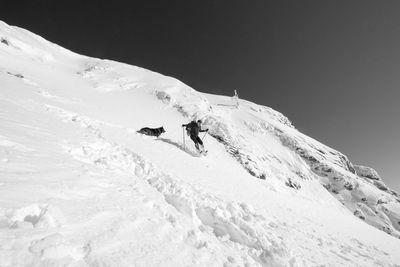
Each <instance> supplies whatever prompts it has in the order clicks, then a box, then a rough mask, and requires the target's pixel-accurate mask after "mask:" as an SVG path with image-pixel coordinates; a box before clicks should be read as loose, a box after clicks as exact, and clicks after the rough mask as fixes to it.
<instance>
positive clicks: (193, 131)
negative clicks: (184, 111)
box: [182, 120, 208, 152]
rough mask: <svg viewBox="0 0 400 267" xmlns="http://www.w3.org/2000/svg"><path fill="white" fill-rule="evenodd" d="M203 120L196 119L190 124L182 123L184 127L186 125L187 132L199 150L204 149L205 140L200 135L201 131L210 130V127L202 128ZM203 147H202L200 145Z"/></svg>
mask: <svg viewBox="0 0 400 267" xmlns="http://www.w3.org/2000/svg"><path fill="white" fill-rule="evenodd" d="M201 123H202V121H201V120H198V121H197V122H196V121H191V122H190V123H188V124H182V127H186V132H187V134H188V135H189V136H190V139H192V141H193V142H194V145H195V147H196V149H197V150H198V151H200V152H201V151H204V145H203V141H201V138H200V137H199V133H200V132H208V129H205V130H202V129H201ZM199 145H200V147H201V149H200V147H199Z"/></svg>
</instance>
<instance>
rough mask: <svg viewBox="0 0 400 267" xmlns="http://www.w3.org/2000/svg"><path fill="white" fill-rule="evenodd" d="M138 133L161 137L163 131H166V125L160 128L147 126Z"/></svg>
mask: <svg viewBox="0 0 400 267" xmlns="http://www.w3.org/2000/svg"><path fill="white" fill-rule="evenodd" d="M137 132H138V133H141V134H145V135H150V136H157V137H159V136H160V135H161V134H162V133H165V130H164V127H163V126H161V127H159V128H149V127H145V128H142V129H140V130H139V131H137Z"/></svg>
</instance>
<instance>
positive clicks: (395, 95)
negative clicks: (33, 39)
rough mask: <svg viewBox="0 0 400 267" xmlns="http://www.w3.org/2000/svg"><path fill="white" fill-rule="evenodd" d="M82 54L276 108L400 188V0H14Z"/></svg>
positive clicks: (15, 11)
mask: <svg viewBox="0 0 400 267" xmlns="http://www.w3.org/2000/svg"><path fill="white" fill-rule="evenodd" d="M0 19H1V20H3V21H5V22H6V23H8V24H10V25H16V26H19V27H22V28H26V29H28V30H30V31H32V32H35V33H36V34H39V35H41V36H43V37H44V38H46V39H48V40H50V41H52V42H55V43H57V44H59V45H61V46H64V47H66V48H68V49H70V50H73V51H75V52H78V53H81V54H85V55H88V56H93V57H99V58H107V59H113V60H117V61H122V62H126V63H129V64H132V65H137V66H140V67H144V68H147V69H151V70H153V71H157V72H160V73H162V74H165V75H169V76H173V77H176V78H178V79H180V80H181V81H183V82H185V83H186V84H188V85H190V86H192V87H193V88H195V89H196V90H198V91H202V92H208V93H213V94H223V95H232V94H233V90H234V89H237V90H238V92H239V95H240V97H241V98H244V99H247V100H250V101H253V102H256V103H258V104H262V105H266V106H270V107H272V108H274V109H276V110H278V111H280V112H282V113H283V114H284V115H286V116H288V117H289V119H290V120H291V121H292V122H293V123H294V125H295V126H296V128H298V129H299V130H301V131H302V132H304V133H305V134H307V135H310V136H311V137H313V138H315V139H317V140H319V141H321V142H323V143H325V144H327V145H329V146H331V147H333V148H335V149H337V150H339V151H341V152H343V153H344V154H346V155H348V156H349V157H350V160H351V161H352V162H353V163H355V164H362V165H367V166H371V167H373V168H375V169H376V170H377V171H378V172H379V173H380V174H381V176H383V178H384V180H385V182H386V183H387V184H388V185H389V186H391V187H392V188H393V189H395V190H397V191H398V192H400V179H399V174H398V170H397V167H398V165H397V164H399V165H400V141H399V137H400V105H399V103H398V102H399V100H400V88H399V86H400V72H399V71H400V1H395V0H393V1H385V0H383V1H368V0H357V1H356V0H354V1H347V0H343V1H320V0H315V1H266V0H265V1H261V0H260V1H256V0H255V1H234V0H232V1H222V0H212V1H211V0H210V1H192V0H182V1H162V0H160V1H151V0H149V1H144V0H143V1H107V2H104V1H91V2H90V1H79V2H76V4H74V2H73V1H70V2H69V3H68V4H66V3H62V1H54V0H53V1H29V2H24V3H21V2H19V1H6V2H4V3H2V4H1V8H0Z"/></svg>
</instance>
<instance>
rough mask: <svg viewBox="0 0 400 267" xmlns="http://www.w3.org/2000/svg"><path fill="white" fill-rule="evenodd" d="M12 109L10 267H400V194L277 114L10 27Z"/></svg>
mask: <svg viewBox="0 0 400 267" xmlns="http://www.w3.org/2000/svg"><path fill="white" fill-rule="evenodd" d="M232 91H233V90H232ZM0 94H1V97H0V196H1V197H0V237H1V238H0V266H54V265H55V266H61V265H63V266H64V265H68V266H87V265H88V266H97V265H99V266H399V265H400V239H399V237H400V199H399V196H398V195H397V193H396V192H394V191H392V190H390V189H389V188H388V187H387V186H386V185H385V184H384V182H383V180H382V178H381V177H380V176H379V174H378V173H377V172H376V171H375V170H374V169H372V168H370V167H365V166H360V165H355V164H353V163H352V162H350V160H349V159H348V158H347V157H346V156H345V155H343V154H342V153H340V152H339V151H336V150H335V149H332V148H330V147H328V146H326V145H324V144H321V143H320V142H318V141H316V140H314V139H312V138H310V137H308V136H306V135H304V134H302V133H301V132H299V131H298V130H296V128H295V127H294V126H293V125H292V124H291V122H290V121H289V119H287V118H286V117H285V116H284V115H282V114H281V113H279V112H277V111H275V110H273V109H271V108H269V107H265V106H261V105H258V104H255V103H251V102H248V101H245V100H242V99H237V97H230V96H218V95H211V94H205V93H201V92H198V91H196V90H194V89H192V88H190V87H189V86H187V85H185V84H183V83H182V82H180V81H178V80H176V79H174V78H171V77H167V76H163V75H161V74H158V73H155V72H152V71H149V70H146V69H142V68H139V67H135V66H130V65H127V64H122V63H118V62H114V61H110V60H101V59H96V58H90V57H86V56H82V55H78V54H76V53H73V52H71V51H69V50H66V49H64V48H62V47H60V46H58V45H55V44H52V43H50V42H48V41H46V40H44V39H43V38H41V37H40V36H37V35H35V34H33V33H31V32H29V31H26V30H24V29H21V28H18V27H12V26H9V25H7V24H6V23H3V22H0ZM198 119H201V120H202V121H203V126H202V127H204V128H207V129H209V131H208V133H205V135H203V133H201V135H200V137H201V138H202V139H203V142H204V145H205V147H206V149H207V150H208V154H207V155H206V156H201V155H199V154H198V152H197V151H196V149H195V147H194V144H193V142H192V141H191V140H190V138H189V137H188V136H187V135H186V133H185V131H184V129H183V128H182V127H181V125H182V124H187V123H189V122H190V121H192V120H198ZM143 127H150V128H158V127H163V128H164V129H165V131H166V132H165V133H162V134H161V135H160V136H159V137H153V136H147V135H142V134H139V133H138V132H137V131H138V130H139V129H141V128H143Z"/></svg>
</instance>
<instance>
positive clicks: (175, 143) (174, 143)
mask: <svg viewBox="0 0 400 267" xmlns="http://www.w3.org/2000/svg"><path fill="white" fill-rule="evenodd" d="M156 140H157V141H162V142H164V143H167V144H170V145H173V146H175V147H177V148H179V149H180V150H182V151H183V152H186V153H188V154H189V155H191V156H193V157H198V156H199V155H198V153H196V152H193V151H191V150H189V149H188V148H187V146H186V148H185V147H183V144H181V143H178V142H175V141H173V140H171V139H168V138H162V137H159V138H157V139H156Z"/></svg>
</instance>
